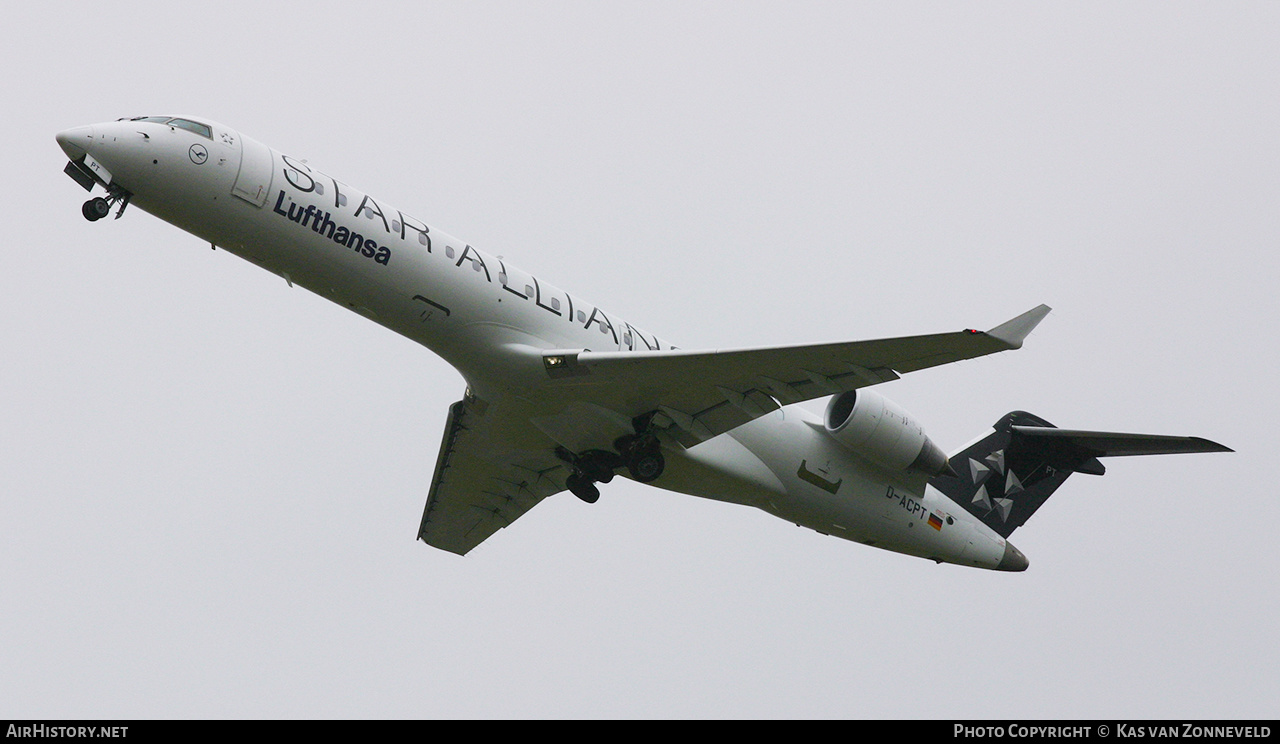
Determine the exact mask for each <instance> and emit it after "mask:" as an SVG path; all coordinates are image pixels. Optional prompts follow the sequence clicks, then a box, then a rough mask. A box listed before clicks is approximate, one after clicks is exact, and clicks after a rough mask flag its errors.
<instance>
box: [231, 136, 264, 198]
mask: <svg viewBox="0 0 1280 744" xmlns="http://www.w3.org/2000/svg"><path fill="white" fill-rule="evenodd" d="M240 145H241V150H240V172H239V173H238V174H237V175H236V183H235V185H234V186H232V187H231V194H232V196H238V197H240V198H241V199H244V200H245V201H247V202H249V203H250V204H252V205H254V206H255V207H261V206H262V205H264V204H266V203H267V195H268V194H269V193H270V191H271V148H269V147H267V146H266V145H264V144H262V143H261V142H259V141H257V140H255V139H251V138H249V137H245V136H243V135H241V136H240Z"/></svg>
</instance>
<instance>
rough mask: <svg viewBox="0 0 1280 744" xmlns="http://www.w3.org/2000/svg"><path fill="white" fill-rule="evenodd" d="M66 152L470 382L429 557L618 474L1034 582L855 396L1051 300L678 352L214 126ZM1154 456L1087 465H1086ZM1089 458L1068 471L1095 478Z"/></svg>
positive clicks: (439, 476)
mask: <svg viewBox="0 0 1280 744" xmlns="http://www.w3.org/2000/svg"><path fill="white" fill-rule="evenodd" d="M57 141H58V143H59V144H60V145H61V147H62V149H63V151H64V152H65V153H66V155H67V156H68V157H69V158H70V159H71V163H70V164H69V165H68V166H67V173H68V174H69V175H71V176H72V177H73V178H74V179H75V180H76V181H77V182H79V183H81V185H82V186H84V187H85V188H86V189H92V188H93V187H94V186H95V185H96V186H101V187H103V188H105V189H106V190H107V197H105V198H103V197H99V198H96V199H91V200H89V201H88V202H86V203H85V206H84V210H83V213H84V215H85V216H86V217H87V218H89V219H91V220H97V219H101V218H102V217H105V216H107V215H108V214H109V212H110V211H111V209H112V208H113V207H115V208H116V209H117V212H116V216H117V217H119V216H120V215H121V213H123V212H124V210H125V207H126V206H127V205H129V204H132V205H136V206H137V207H139V208H141V209H143V210H145V211H147V212H150V213H152V214H154V215H156V216H157V217H160V218H161V219H163V220H165V221H167V222H170V223H171V224H173V225H175V226H177V227H179V228H181V229H183V230H185V231H187V232H189V233H192V234H194V235H197V236H199V237H200V238H202V239H204V240H206V241H208V242H209V243H211V244H212V245H214V246H217V247H218V248H221V249H224V250H226V251H229V252H231V253H234V254H236V255H238V256H240V257H242V258H245V259H247V260H249V261H252V262H253V263H256V264H258V265H259V266H262V267H263V268H265V269H267V270H268V271H272V272H274V273H276V274H278V275H280V276H281V277H283V278H285V279H286V280H287V281H288V282H289V283H290V284H291V285H292V284H296V285H299V286H302V287H305V288H307V289H309V290H311V291H313V292H315V293H317V294H319V295H321V296H323V297H325V298H327V299H329V300H332V301H333V302H336V303H338V304H340V305H342V306H344V307H347V308H349V309H351V310H354V311H356V312H358V313H360V314H362V315H364V316H366V317H368V318H370V319H371V320H373V321H375V322H377V323H380V324H381V325H384V326H386V327H388V328H390V329H392V330H394V331H396V332H397V333H400V334H402V335H404V336H406V337H408V338H410V339H412V340H414V341H416V342H418V343H420V344H423V345H424V346H426V347H428V348H430V349H431V350H433V351H434V352H436V353H437V354H439V355H440V356H441V357H443V358H444V359H445V360H446V361H448V362H449V363H450V364H452V365H453V366H454V367H456V368H457V369H458V370H459V372H461V374H462V375H463V377H464V378H465V379H466V381H467V385H468V388H467V391H466V394H465V396H464V398H463V400H461V401H459V402H458V403H456V404H454V406H453V407H452V408H451V409H450V413H449V420H448V423H447V425H446V430H445V434H444V439H443V442H442V444H441V449H440V454H439V458H438V461H437V464H436V469H435V473H434V478H433V481H432V484H431V488H430V492H429V494H428V499H427V505H426V509H425V511H424V514H423V519H422V523H421V525H420V529H419V537H420V538H421V539H422V540H424V541H425V542H427V543H428V544H431V545H434V546H436V547H439V548H442V549H444V550H448V551H451V552H454V553H458V554H465V553H466V552H468V551H469V550H471V549H472V548H474V547H475V546H476V545H478V544H479V543H480V542H482V541H484V540H485V539H486V538H488V537H489V536H490V535H491V534H493V533H494V532H495V531H497V530H498V529H499V528H501V527H505V526H507V525H508V524H510V523H511V522H512V521H514V520H515V519H517V518H518V517H519V516H520V515H521V514H523V513H524V512H525V511H527V510H528V509H529V508H531V507H533V506H534V505H535V504H537V503H538V502H539V501H541V500H542V499H544V498H546V497H548V496H551V495H553V494H556V493H560V492H562V491H564V490H566V489H568V490H571V491H572V492H573V493H574V494H575V495H577V496H579V497H580V498H582V499H583V500H584V501H594V500H595V499H596V498H597V497H598V495H599V491H598V489H597V487H596V483H607V482H609V480H611V479H612V477H613V476H614V473H615V472H621V473H624V474H625V475H627V476H628V477H632V478H634V479H636V480H638V481H641V482H653V483H654V484H655V485H657V486H660V487H662V488H666V489H669V490H672V491H678V492H681V493H686V494H691V495H695V496H701V497H705V498H710V499H716V500H720V501H726V502H732V503H736V504H744V505H748V506H754V507H757V508H760V509H763V510H765V511H767V512H769V513H771V514H774V515H776V516H778V517H781V518H783V519H786V520H788V521H791V522H794V523H796V524H798V525H801V526H805V527H809V528H812V529H814V530H817V531H818V532H821V533H824V534H830V535H836V536H838V537H842V538H845V539H848V540H854V541H857V542H862V543H865V544H868V545H874V546H875V547H879V548H885V549H888V550H893V551H897V552H900V553H905V554H909V555H915V556H921V557H925V558H930V559H932V560H935V561H938V562H947V563H955V564H960V565H966V566H975V567H979V568H988V569H999V570H1009V571H1020V570H1023V569H1025V568H1026V567H1027V561H1026V559H1025V557H1023V555H1022V554H1021V553H1020V552H1019V551H1018V550H1017V549H1016V548H1014V547H1013V546H1012V545H1011V544H1009V543H1008V542H1007V541H1006V539H1005V537H1002V536H1001V534H999V530H997V529H993V528H992V527H991V526H990V524H992V522H990V520H987V521H985V522H984V518H983V516H982V512H981V508H982V507H984V505H985V506H986V508H987V509H988V511H992V512H994V507H991V506H990V504H989V503H988V502H983V501H981V499H982V498H987V493H988V492H987V490H985V489H986V484H984V483H981V482H980V481H979V479H978V475H977V474H976V472H977V471H976V470H975V471H974V473H975V474H974V475H972V476H970V475H969V474H968V472H967V471H969V467H968V466H967V465H962V466H961V468H960V469H961V470H963V471H965V472H964V473H956V470H955V469H954V468H952V467H951V466H949V465H948V463H947V458H946V456H945V455H943V454H942V452H941V451H940V450H939V449H938V448H937V446H936V445H934V444H933V442H932V441H930V440H929V438H928V437H927V435H926V434H925V433H924V429H923V428H922V427H921V426H920V425H919V424H918V423H916V422H914V420H913V419H911V417H909V416H908V415H907V414H906V413H905V412H903V411H902V410H901V409H900V408H899V407H898V406H896V405H894V404H893V403H891V402H889V401H886V400H884V399H883V398H881V397H880V396H879V395H876V394H874V393H872V392H871V391H865V390H864V391H861V392H860V393H853V392H851V391H854V390H857V389H859V388H864V387H866V386H869V385H875V384H877V383H880V382H884V381H887V380H892V379H896V378H897V377H898V376H899V375H900V374H905V373H907V372H911V371H914V370H917V369H923V368H926V367H932V366H936V365H940V364H946V363H950V362H954V361H958V360H961V359H969V358H973V357H977V356H982V355H985V354H990V353H994V352H998V351H1003V350H1006V349H1014V348H1018V347H1020V346H1021V344H1022V340H1023V339H1024V338H1025V337H1026V336H1027V334H1029V333H1030V332H1031V330H1032V329H1033V328H1034V327H1035V326H1036V324H1037V323H1039V321H1040V320H1041V319H1042V318H1043V317H1044V316H1045V315H1046V314H1047V313H1048V310H1049V309H1048V308H1047V307H1045V306H1043V305H1042V306H1040V307H1038V308H1035V309H1033V310H1031V311H1029V312H1028V313H1025V314H1023V315H1021V316H1019V317H1018V318H1015V319H1013V320H1011V321H1009V322H1008V323H1005V324H1003V325H1000V326H997V327H996V328H993V329H991V330H990V331H987V332H979V331H974V330H965V331H958V332H954V333H943V334H935V335H928V336H914V337H906V338H896V339H881V340H875V341H858V342H847V343H836V344H824V345H817V346H794V347H777V348H759V349H737V350H711V351H687V350H679V349H675V348H673V347H671V346H670V345H669V344H668V343H666V342H665V341H661V340H659V339H658V337H657V336H655V335H653V334H651V333H649V332H647V331H644V330H641V329H639V328H637V327H635V326H633V325H631V324H630V323H628V322H626V321H624V320H623V319H621V318H619V317H617V316H614V315H612V314H609V313H607V312H606V311H604V310H603V309H601V308H599V307H597V306H595V305H594V304H592V303H590V302H588V301H586V300H585V299H584V298H582V297H579V296H577V295H572V294H570V293H568V292H566V291H564V290H561V289H559V288H557V287H554V286H552V285H550V284H547V283H546V282H544V281H542V280H541V279H539V278H537V277H534V276H531V275H529V274H527V273H525V272H522V271H521V270H519V269H518V268H516V267H514V266H511V265H509V264H507V263H506V262H505V260H504V259H502V258H499V257H495V256H492V255H490V254H488V253H485V252H483V251H480V250H477V249H476V248H474V247H472V246H470V245H468V244H467V243H465V242H463V241H460V240H457V239H456V238H453V237H452V236H449V235H446V234H444V233H442V232H439V231H438V230H435V229H434V228H431V227H430V226H429V225H428V224H427V223H425V222H423V221H420V220H418V219H417V218H415V217H413V216H411V215H408V214H405V213H403V212H401V211H400V210H398V209H395V208H393V207H391V206H390V205H388V204H386V203H385V202H382V201H380V200H377V199H375V198H374V197H372V196H370V195H368V194H366V193H364V192H361V191H359V190H357V189H355V188H353V187H351V186H349V185H348V184H346V183H344V182H342V181H338V180H337V179H335V178H333V177H331V176H329V175H327V174H325V173H323V172H321V171H319V170H316V169H314V168H312V167H311V166H310V165H308V164H307V163H305V162H302V161H298V160H295V159H293V158H290V157H288V156H286V155H282V154H280V153H278V152H275V151H273V150H271V149H270V148H268V147H267V146H266V145H263V144H261V143H259V142H257V141H255V140H253V139H251V138H249V137H246V136H244V135H242V134H240V133H238V132H236V131H234V130H232V129H229V128H227V127H224V126H222V125H220V124H216V123H213V122H210V121H208V120H206V119H202V118H198V117H167V116H156V117H139V118H137V119H128V120H119V121H115V122H109V123H103V124H95V125H93V126H86V127H79V128H76V129H70V130H67V131H64V132H61V133H59V134H58V135H57ZM822 396H834V397H833V399H832V401H831V403H830V405H829V406H828V411H827V421H826V422H824V421H823V420H821V419H819V418H818V417H816V416H814V415H812V414H811V413H809V412H808V411H805V410H804V409H802V408H799V407H795V406H792V405H790V404H793V403H797V402H800V401H804V400H810V399H813V398H817V397H822ZM1039 425H1040V424H1035V426H1039ZM1044 425H1045V426H1048V425H1047V424H1044ZM1015 428H1018V429H1024V428H1026V427H1015ZM1053 431H1054V432H1059V433H1062V434H1064V435H1068V436H1067V438H1061V437H1060V438H1059V440H1058V441H1059V442H1068V441H1075V440H1070V435H1072V434H1078V432H1063V431H1062V430H1056V429H1055V430H1053ZM1033 433H1034V432H1033ZM1014 436H1017V435H1016V434H1015V435H1014ZM1116 436H1138V435H1116ZM1177 439H1179V441H1180V442H1182V441H1183V439H1182V438H1177ZM1019 441H1021V440H1019ZM1037 441H1039V440H1037ZM1089 441H1090V442H1096V441H1102V440H1096V438H1095V439H1094V440H1089ZM1106 441H1110V440H1106ZM1144 441H1145V440H1144ZM1196 441H1198V442H1203V441H1204V440H1196ZM1184 445H1185V442H1184ZM1072 446H1075V445H1072ZM1215 446H1216V445H1215ZM1104 449H1105V448H1104ZM1223 449H1225V448H1223ZM1160 451H1165V452H1172V451H1206V449H1205V448H1203V447H1200V448H1191V447H1186V446H1184V447H1183V448H1182V449H1178V448H1177V447H1176V446H1175V447H1166V448H1165V449H1162V450H1160ZM1072 452H1075V453H1077V454H1079V453H1081V452H1085V450H1084V449H1078V448H1077V450H1072ZM1148 453H1149V452H1132V451H1125V452H1108V451H1095V450H1088V451H1087V454H1088V455H1089V456H1090V457H1089V461H1090V462H1096V460H1092V456H1093V455H1098V456H1102V455H1107V454H1148ZM999 456H1000V457H1001V458H1003V450H1002V451H1001V454H1000V455H999ZM974 462H975V463H976V462H977V461H976V460H974ZM1001 462H1003V459H1001ZM1080 462H1083V460H1082V459H1081V458H1080V457H1077V458H1076V459H1075V460H1072V461H1071V463H1070V464H1069V465H1068V468H1070V469H1074V470H1077V471H1084V472H1100V471H1099V470H1097V469H1094V470H1090V469H1088V468H1089V467H1092V466H1091V465H1088V464H1087V463H1086V464H1085V465H1080ZM1056 467H1058V468H1059V470H1061V465H1060V464H1059V465H1058V466H1056ZM1100 467H1101V466H1100V465H1098V466H1097V468H1099V469H1100ZM1047 472H1049V473H1054V472H1055V470H1054V469H1053V468H1052V467H1050V468H1047ZM1068 472H1069V471H1068ZM984 473H985V470H984ZM1009 473H1010V477H1011V478H1012V477H1013V471H1012V470H1010V471H1009ZM931 477H932V478H933V479H934V480H931ZM984 477H985V475H984ZM1062 477H1065V475H1063V476H1062ZM940 478H941V479H947V478H952V479H956V478H959V479H963V478H971V479H972V483H970V484H969V485H971V486H972V487H973V488H975V489H978V493H980V494H981V497H978V496H975V497H974V498H973V499H972V501H973V503H971V504H963V503H959V502H957V501H956V500H953V498H950V497H948V496H946V495H943V493H942V492H940V491H939V490H938V488H935V487H934V486H933V485H931V483H933V482H935V481H936V482H942V481H938V480H937V479H940ZM946 482H947V483H952V481H946ZM1058 482H1060V481H1058ZM965 483H968V481H965V482H964V483H960V485H959V488H961V489H963V488H964V487H965ZM1055 486H1056V482H1055ZM1055 486H1049V490H1052V487H1055ZM1019 488H1021V481H1019ZM1004 496H1005V497H1009V498H1011V497H1012V496H1013V494H1012V493H1005V494H1004ZM1045 497H1047V494H1045ZM1009 498H1005V499H1003V500H1004V501H1009ZM961 500H962V501H963V500H964V499H961ZM1036 506H1038V503H1036V504H1034V505H1032V506H1031V507H1030V510H1031V511H1033V510H1034V509H1035V508H1036ZM1027 515H1029V512H1028V513H1027ZM1008 516H1009V510H1008V509H1005V512H1004V518H1005V519H1007V518H1008ZM1021 518H1022V519H1023V520H1025V516H1023V517H1021ZM1020 523H1021V522H1018V524H1020ZM1013 526H1014V527H1016V525H1013ZM1012 529H1013V527H1009V528H1008V530H1007V531H1005V536H1007V533H1008V531H1012Z"/></svg>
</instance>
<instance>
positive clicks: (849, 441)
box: [822, 390, 950, 475]
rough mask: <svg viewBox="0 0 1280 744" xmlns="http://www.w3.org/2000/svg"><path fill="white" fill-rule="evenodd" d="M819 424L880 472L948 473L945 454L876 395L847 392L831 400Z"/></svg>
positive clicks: (910, 420)
mask: <svg viewBox="0 0 1280 744" xmlns="http://www.w3.org/2000/svg"><path fill="white" fill-rule="evenodd" d="M822 422H823V424H824V425H825V426H826V429H827V433H828V434H830V435H831V437H832V438H833V439H835V440H836V441H837V442H839V443H840V444H842V445H844V446H845V447H848V448H849V449H851V450H853V451H854V452H856V453H858V454H859V455H861V456H862V457H864V458H866V459H868V460H870V461H871V462H873V463H875V464H877V465H879V466H881V467H883V468H887V469H889V470H918V471H920V472H922V473H924V474H926V475H939V474H940V473H945V472H948V471H949V470H950V466H948V465H947V456H946V454H944V453H943V452H942V450H940V449H938V445H936V444H934V443H933V441H932V440H931V439H929V437H928V435H926V434H925V433H924V428H923V427H921V426H920V425H919V424H917V423H916V422H915V420H914V419H913V418H912V417H911V415H910V414H908V413H907V412H906V411H904V410H902V408H901V407H899V406H898V404H897V403H894V402H893V401H891V400H888V399H886V398H884V397H882V396H880V395H879V394H877V393H873V392H871V391H869V390H850V391H848V392H844V393H840V394H839V395H835V396H832V398H831V401H830V402H829V403H827V412H826V414H825V415H824V416H823V418H822Z"/></svg>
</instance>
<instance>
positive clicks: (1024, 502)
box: [929, 411, 1232, 538]
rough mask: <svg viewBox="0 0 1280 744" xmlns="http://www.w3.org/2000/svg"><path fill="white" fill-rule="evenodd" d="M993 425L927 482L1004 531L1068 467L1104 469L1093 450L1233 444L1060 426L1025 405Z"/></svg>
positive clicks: (1031, 509) (1148, 451) (1157, 451)
mask: <svg viewBox="0 0 1280 744" xmlns="http://www.w3.org/2000/svg"><path fill="white" fill-rule="evenodd" d="M992 429H994V431H992V432H991V433H990V434H988V435H986V436H985V437H983V438H981V439H979V440H978V441H976V442H974V443H973V444H971V445H969V446H968V447H965V448H964V449H963V450H961V451H960V452H957V453H956V454H954V455H952V456H951V458H950V462H951V467H952V468H953V470H954V471H955V474H954V475H952V474H947V473H944V474H943V475H939V476H936V477H934V478H932V479H930V481H929V484H930V485H932V486H933V487H934V488H936V489H938V490H939V491H941V492H942V493H943V494H946V496H947V497H949V498H950V499H951V500H952V501H954V502H956V503H957V504H959V505H960V506H962V507H964V509H965V510H967V511H968V512H969V513H970V514H972V515H974V516H975V517H977V518H978V519H980V520H982V522H983V523H984V524H986V525H987V526H988V527H990V528H991V529H993V530H995V531H996V533H997V534H999V535H1000V536H1001V537H1006V538H1007V537H1008V536H1009V535H1011V534H1013V531H1014V530H1016V529H1018V528H1019V527H1021V526H1022V525H1023V523H1025V522H1026V521H1027V520H1028V519H1030V518H1031V515H1032V514H1034V513H1035V511H1036V510H1037V509H1039V508H1040V506H1041V505H1042V504H1044V502H1045V501H1047V500H1048V499H1049V496H1050V495H1052V494H1053V492H1054V491H1055V490H1057V488H1058V486H1061V485H1062V484H1063V482H1064V481H1066V479H1067V478H1068V477H1069V476H1070V475H1071V474H1072V473H1088V474H1090V475H1102V474H1103V473H1105V472H1106V468H1105V467H1103V465H1102V463H1101V462H1099V461H1098V458H1099V457H1118V456H1122V455H1164V454H1176V453H1183V452H1231V451H1232V450H1231V449H1229V448H1227V447H1223V446H1222V445H1220V444H1218V443H1216V442H1210V441H1209V440H1207V439H1201V438H1199V437H1170V436H1159V435H1154V434H1120V433H1114V432H1098V431H1077V430H1072V429H1059V428H1057V427H1055V426H1054V425H1053V424H1051V423H1049V422H1048V421H1045V420H1044V419H1042V418H1040V417H1039V416H1035V415H1033V414H1030V413H1027V412H1025V411H1014V412H1012V413H1009V414H1006V415H1005V416H1004V418H1001V419H1000V420H999V421H997V422H996V423H995V425H994V426H993V427H992Z"/></svg>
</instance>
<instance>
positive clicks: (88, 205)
mask: <svg viewBox="0 0 1280 744" xmlns="http://www.w3.org/2000/svg"><path fill="white" fill-rule="evenodd" d="M131 196H133V194H130V193H129V192H128V191H125V190H124V189H112V190H110V191H108V192H107V196H106V197H105V198H103V197H101V196H98V197H94V198H93V199H90V200H89V201H87V202H85V203H84V205H83V206H81V207H80V214H82V215H84V218H85V219H86V220H89V221H90V222H97V221H98V220H100V219H102V218H103V217H106V216H107V215H109V214H111V207H113V206H115V205H116V204H119V205H120V209H119V211H117V212H116V219H120V215H122V214H124V208H125V207H127V206H129V197H131Z"/></svg>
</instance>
